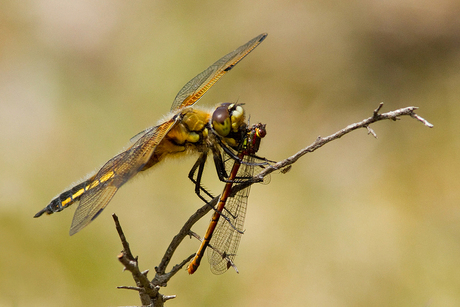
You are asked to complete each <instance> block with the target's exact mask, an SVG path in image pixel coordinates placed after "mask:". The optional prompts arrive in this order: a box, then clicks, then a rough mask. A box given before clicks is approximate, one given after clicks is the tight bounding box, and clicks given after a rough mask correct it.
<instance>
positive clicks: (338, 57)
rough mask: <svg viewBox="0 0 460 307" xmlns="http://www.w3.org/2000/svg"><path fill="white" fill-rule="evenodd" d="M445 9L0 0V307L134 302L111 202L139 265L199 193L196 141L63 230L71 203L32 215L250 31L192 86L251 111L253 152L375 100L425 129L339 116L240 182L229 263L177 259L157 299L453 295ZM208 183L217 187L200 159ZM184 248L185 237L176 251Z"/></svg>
mask: <svg viewBox="0 0 460 307" xmlns="http://www.w3.org/2000/svg"><path fill="white" fill-rule="evenodd" d="M459 14H460V3H459V2H458V1H455V0H441V1H436V2H420V1H346V2H342V1H309V2H307V1H263V2H262V1H261V2H257V3H256V2H250V1H238V2H237V1H233V2H232V1H201V2H192V1H188V2H185V1H184V2H176V1H113V0H111V1H104V0H102V1H72V2H71V1H68V2H61V1H46V0H45V1H9V0H7V1H2V2H1V3H0V142H1V144H2V147H1V148H2V150H1V151H0V165H1V167H0V246H1V250H2V252H1V258H2V260H1V261H0V306H26V305H31V304H32V305H34V306H118V305H136V304H137V305H139V304H140V302H139V300H138V296H137V293H135V292H134V291H128V290H117V289H116V286H119V285H133V281H132V278H131V275H130V273H128V272H122V266H121V265H120V264H119V263H118V261H117V260H116V255H117V254H118V253H119V251H120V250H121V245H120V243H119V239H118V237H117V234H116V231H115V229H114V226H113V221H112V218H111V216H110V214H111V213H112V212H116V213H117V214H118V216H119V218H120V220H121V223H122V225H123V227H124V230H125V232H126V235H127V236H128V239H129V241H130V243H131V247H132V249H133V252H134V253H135V254H136V255H139V256H140V266H141V269H150V270H151V271H152V272H153V271H154V267H155V265H157V264H158V263H159V261H160V259H161V256H162V255H163V252H164V250H165V249H166V247H167V244H168V243H169V241H170V240H171V238H172V237H173V236H174V235H175V234H176V232H177V231H178V229H179V227H180V226H181V225H182V224H183V223H184V221H185V220H186V219H187V217H188V216H189V215H191V214H192V213H193V212H194V211H195V210H196V209H197V208H198V207H199V206H201V203H200V201H199V199H198V198H197V197H196V196H195V195H194V192H193V185H192V184H191V183H190V182H189V180H188V179H187V173H188V171H189V169H190V167H191V166H192V165H193V163H194V158H189V159H184V160H180V161H179V160H171V161H166V162H165V163H163V164H162V165H161V166H159V167H157V168H156V169H154V170H153V171H151V172H150V173H149V174H148V175H141V176H138V177H139V178H138V179H136V180H133V182H130V183H129V184H127V185H126V186H124V187H123V188H122V189H121V190H120V191H119V192H118V193H117V195H116V197H115V198H114V199H113V201H112V202H111V203H110V205H109V207H108V208H107V209H106V210H105V211H104V213H103V214H102V215H101V216H100V217H99V218H98V219H97V220H96V221H95V222H94V223H92V224H91V225H90V226H89V227H88V228H85V229H84V230H83V231H82V232H80V233H78V234H77V235H75V236H73V237H69V236H68V230H69V227H70V223H71V220H72V216H73V212H74V211H75V208H72V209H68V210H65V211H63V212H61V213H59V214H55V215H52V216H45V217H42V218H40V219H33V218H32V217H33V215H34V214H35V213H36V212H37V211H38V210H40V209H42V208H43V207H44V206H46V205H47V204H48V203H49V201H50V200H51V199H52V198H53V197H54V196H56V195H57V194H58V193H60V192H61V191H63V190H64V189H65V188H66V187H69V186H70V185H71V184H72V182H74V183H75V182H78V180H79V179H81V178H83V177H84V176H85V174H87V173H89V172H91V171H93V170H95V169H96V168H97V167H99V166H101V165H102V164H103V163H104V162H106V161H107V160H108V159H110V158H111V157H112V156H114V155H115V154H116V153H117V152H118V151H119V150H120V149H122V148H123V146H125V145H126V144H127V143H128V140H129V139H130V138H131V137H132V136H134V135H135V134H136V133H138V132H139V131H141V130H142V129H144V128H146V127H148V126H151V125H154V124H155V123H156V122H157V121H158V120H159V119H161V118H162V116H163V115H164V114H166V113H167V112H168V111H169V108H170V105H171V103H172V101H173V99H174V97H175V95H176V93H177V92H178V91H179V89H180V88H181V87H182V86H183V85H184V84H185V83H186V82H187V81H188V80H190V79H191V78H192V77H194V76H195V75H196V74H197V73H199V72H200V71H202V70H203V69H205V68H206V67H207V66H208V65H210V64H211V63H213V62H214V61H215V60H217V59H219V58H220V57H221V56H223V55H225V54H226V53H228V52H229V51H231V50H233V49H235V48H237V47H238V46H240V45H242V44H243V43H245V42H247V41H248V40H249V39H251V38H253V37H255V36H256V35H258V34H260V33H262V32H268V33H269V36H268V38H267V39H266V40H265V41H264V42H263V43H262V44H261V45H260V46H259V47H258V48H257V49H256V50H255V51H254V52H253V53H251V54H250V55H249V56H248V57H247V58H246V59H245V60H244V61H242V62H241V63H240V64H239V65H238V66H237V67H236V68H235V69H234V70H232V71H231V73H229V74H228V75H226V76H225V77H223V79H222V80H221V81H219V82H218V83H217V84H216V85H215V86H214V87H213V88H212V89H211V91H210V92H209V93H208V94H207V95H206V96H205V97H204V98H203V99H202V100H201V101H200V103H199V104H200V105H201V106H209V107H212V106H214V105H216V104H217V103H219V102H228V101H230V102H234V101H239V102H242V103H245V104H246V110H247V111H248V113H249V114H250V115H251V120H252V122H256V121H257V122H259V121H260V122H264V123H266V124H267V130H268V135H267V137H266V138H265V139H264V141H263V145H262V148H261V150H260V155H262V156H266V157H268V158H270V159H273V160H281V159H284V158H286V157H287V156H290V155H292V154H293V153H295V152H296V151H297V150H299V149H301V148H303V147H305V146H306V145H308V144H310V143H312V142H313V141H314V140H315V138H316V137H317V136H318V135H321V136H327V135H329V134H331V133H333V132H335V131H337V130H339V129H341V128H343V127H345V126H346V125H348V124H350V123H353V122H357V121H360V120H362V119H364V118H366V117H368V116H370V115H371V114H372V111H373V110H374V109H375V108H376V107H377V106H378V104H379V103H380V102H381V101H384V102H385V105H384V108H383V111H390V110H394V109H397V108H401V107H405V106H412V105H415V106H418V107H420V109H419V110H418V114H420V115H421V116H422V117H424V118H426V119H427V120H429V121H430V122H431V123H433V124H434V125H435V127H434V128H433V129H429V128H427V127H425V126H423V125H422V124H421V123H419V122H417V121H415V120H413V119H411V118H409V117H405V118H402V120H401V121H398V122H390V121H386V122H379V123H377V124H375V125H373V126H372V128H373V129H374V130H375V132H376V133H377V135H378V139H374V138H373V137H372V136H369V135H367V131H365V130H359V131H355V132H354V133H352V134H351V135H347V136H346V137H344V138H342V139H340V140H337V141H335V142H333V143H331V144H328V145H327V146H325V147H323V148H321V149H320V150H318V151H316V152H314V153H313V154H309V155H307V156H306V157H304V158H303V159H301V160H300V161H299V162H298V163H296V164H295V165H294V167H293V169H292V170H291V171H290V172H289V173H287V174H285V175H283V174H279V173H278V174H273V175H272V178H271V183H270V184H269V185H256V186H253V188H252V191H251V197H250V199H249V207H248V214H247V219H246V233H245V235H244V236H243V239H242V241H241V244H240V248H239V255H238V257H237V259H236V263H237V265H238V268H239V270H240V274H236V273H235V272H233V271H231V270H230V271H229V272H227V273H226V274H224V275H221V276H214V275H213V274H212V273H211V272H210V270H209V268H208V265H207V261H204V262H203V265H202V267H201V268H200V269H199V270H198V272H197V273H196V274H194V275H192V276H189V275H188V274H187V273H186V271H185V270H183V271H181V272H179V273H178V274H177V276H176V277H174V278H173V279H172V280H171V281H170V283H169V284H168V287H167V288H165V289H163V290H162V293H164V294H167V295H171V294H176V295H177V298H176V299H175V300H174V301H171V302H169V303H168V306H169V305H171V306H280V305H282V306H459V305H460V244H459V243H460V223H459V222H460V208H459V201H460V189H459V184H460V178H459V175H458V173H459V170H460V165H459V164H460V162H459V154H460V137H459V132H460V130H459V126H460V124H459V120H458V119H455V118H457V117H458V114H459V112H460V104H459V100H460V19H459V18H458V16H459ZM205 185H206V186H207V187H209V188H211V189H212V190H213V191H214V192H215V193H219V192H220V190H221V189H222V186H223V185H222V183H220V182H218V181H217V180H216V174H215V171H214V168H213V167H208V169H207V172H206V178H205ZM208 220H209V219H208V218H205V219H203V221H201V223H199V224H197V226H196V227H194V230H195V231H196V232H198V233H200V234H203V233H204V231H205V228H206V224H207V222H208ZM198 245H199V244H198V242H197V241H196V240H195V239H192V240H189V239H186V240H185V241H184V244H183V245H182V246H181V247H180V249H179V250H178V252H177V254H176V256H175V258H174V259H173V263H178V262H179V261H181V260H182V259H183V258H185V257H186V256H188V255H190V254H192V253H194V252H195V251H196V249H197V247H198ZM151 277H153V275H151Z"/></svg>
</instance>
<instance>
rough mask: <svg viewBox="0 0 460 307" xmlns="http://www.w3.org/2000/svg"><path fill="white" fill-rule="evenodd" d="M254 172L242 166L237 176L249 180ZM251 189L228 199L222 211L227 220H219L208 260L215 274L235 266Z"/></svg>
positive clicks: (249, 166) (250, 167)
mask: <svg viewBox="0 0 460 307" xmlns="http://www.w3.org/2000/svg"><path fill="white" fill-rule="evenodd" d="M248 159H249V160H250V159H251V158H250V157H248V156H246V157H245V158H244V160H245V161H246V162H250V161H249V160H248ZM253 170H254V166H253V165H246V164H242V165H241V166H240V170H239V171H238V174H237V176H238V177H239V176H241V177H246V178H249V176H252V173H253ZM250 188H251V186H248V187H247V188H244V189H242V190H240V191H238V192H237V193H236V194H235V195H234V196H231V197H229V198H228V199H227V204H226V205H225V207H224V210H223V211H222V214H223V215H224V216H225V217H226V218H222V217H221V218H220V219H219V222H218V223H217V226H216V230H215V231H214V234H213V236H212V238H211V241H210V245H211V246H212V248H208V260H209V263H210V265H211V271H212V272H213V273H214V274H217V275H218V274H222V273H224V272H226V271H227V270H228V269H229V267H230V266H231V265H233V260H234V259H235V257H236V253H237V251H238V246H239V244H240V240H241V235H242V232H243V231H244V219H245V217H246V208H247V203H248V197H249V191H250Z"/></svg>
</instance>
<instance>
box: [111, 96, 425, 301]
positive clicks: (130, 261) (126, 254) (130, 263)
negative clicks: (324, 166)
mask: <svg viewBox="0 0 460 307" xmlns="http://www.w3.org/2000/svg"><path fill="white" fill-rule="evenodd" d="M382 106H383V102H382V103H380V104H379V106H378V107H377V109H375V110H374V112H373V114H372V116H370V117H369V118H366V119H364V120H362V121H360V122H357V123H354V124H351V125H348V126H347V127H345V128H343V129H341V130H339V131H337V132H336V133H334V134H331V135H329V136H327V137H318V138H317V139H316V140H315V141H314V142H313V143H312V144H311V145H309V146H307V147H305V148H304V149H302V150H300V151H299V152H297V153H295V154H294V155H292V156H291V157H289V158H287V159H284V160H282V161H279V162H277V163H274V164H271V165H269V166H268V167H266V168H264V169H263V170H262V171H261V172H260V173H259V174H257V175H255V176H254V177H253V180H250V181H245V182H243V183H240V184H238V185H235V186H234V187H232V191H231V194H233V195H234V194H235V193H236V192H238V191H239V190H241V189H244V188H246V187H247V186H249V185H252V184H254V183H256V182H261V181H263V178H264V177H265V176H267V175H268V174H270V173H272V172H274V171H276V170H281V171H282V172H283V170H286V171H287V170H288V169H289V168H290V166H291V165H292V164H294V163H295V162H296V161H297V160H298V159H300V158H301V157H302V156H304V155H305V154H307V153H309V152H313V151H315V150H316V149H318V148H320V147H322V146H324V145H326V144H327V143H329V142H331V141H334V140H336V139H338V138H341V137H342V136H344V135H345V134H348V133H350V132H352V131H354V130H356V129H359V128H366V129H367V131H368V134H371V135H373V136H374V137H375V138H376V137H377V134H376V133H375V131H374V130H373V129H371V128H370V127H369V125H371V124H373V123H375V122H377V121H381V120H384V119H390V120H393V121H396V120H399V119H400V117H401V116H410V117H412V118H414V119H417V120H418V121H420V122H422V123H423V124H424V125H425V126H427V127H429V128H432V127H433V125H432V124H430V123H429V122H428V121H426V120H425V119H424V118H422V117H420V116H419V115H417V114H416V113H415V110H417V107H406V108H401V109H398V110H395V111H390V112H387V113H382V114H379V112H380V110H381V108H382ZM219 197H220V196H218V197H215V198H214V199H213V200H212V201H211V202H210V203H209V204H205V205H204V206H202V207H201V208H199V209H198V210H197V211H196V212H195V213H194V214H193V215H192V216H190V218H189V219H188V220H187V222H186V223H185V224H184V226H182V228H181V230H180V231H179V233H178V234H177V235H176V236H174V238H173V239H172V241H171V243H170V245H169V246H168V248H167V249H166V252H165V254H164V256H163V258H162V260H161V262H160V264H159V265H158V266H157V267H156V268H155V271H156V274H155V277H154V278H153V279H152V281H149V280H148V279H147V272H148V271H145V272H141V271H140V270H139V268H138V261H137V257H136V258H134V257H133V255H132V253H131V251H130V248H129V244H128V242H127V241H126V238H125V236H124V234H123V231H122V230H121V226H120V224H119V222H118V218H117V217H116V215H113V216H114V220H115V224H116V228H117V231H118V234H119V236H120V239H121V241H122V245H123V249H124V250H123V252H122V253H121V254H120V255H119V256H118V259H119V260H120V262H121V263H122V264H123V265H124V267H125V269H126V270H128V271H130V272H131V273H132V275H133V279H134V281H135V282H136V287H130V286H123V287H119V288H120V289H129V290H136V291H138V292H139V295H140V298H141V302H142V304H143V306H155V307H156V306H164V302H165V301H167V300H169V299H172V298H175V296H164V295H161V294H160V293H159V289H160V287H165V286H166V285H167V282H168V281H169V280H170V279H171V277H173V276H174V275H175V274H176V273H177V272H178V271H179V270H180V269H181V268H182V267H183V266H184V265H185V264H187V263H188V262H189V261H190V260H191V259H192V258H193V257H194V254H192V255H190V256H189V257H187V258H186V259H184V260H183V261H182V262H181V263H179V264H176V265H175V266H174V267H173V268H172V269H171V271H170V272H167V273H166V268H167V266H168V264H169V262H170V261H171V258H172V256H173V254H174V252H175V251H176V249H177V247H178V246H179V245H180V243H181V242H182V240H183V239H184V238H185V237H186V236H188V235H192V232H191V228H192V226H193V225H194V224H195V223H196V222H197V221H198V220H199V219H201V218H202V217H203V216H204V215H206V213H208V212H209V211H210V210H211V208H212V207H213V206H215V205H216V204H217V202H218V200H219Z"/></svg>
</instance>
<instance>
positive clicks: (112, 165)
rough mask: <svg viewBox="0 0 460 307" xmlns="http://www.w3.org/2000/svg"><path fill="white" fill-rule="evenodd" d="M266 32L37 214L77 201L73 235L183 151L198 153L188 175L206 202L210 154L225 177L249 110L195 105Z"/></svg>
mask: <svg viewBox="0 0 460 307" xmlns="http://www.w3.org/2000/svg"><path fill="white" fill-rule="evenodd" d="M266 37H267V34H266V33H263V34H260V35H258V36H256V37H255V38H253V39H251V40H250V41H249V42H247V43H246V44H244V45H242V46H240V47H239V48H237V49H235V50H234V51H232V52H230V53H228V54H227V55H225V56H224V57H222V58H221V59H219V60H218V61H216V62H215V63H214V64H212V65H211V66H209V67H208V68H207V69H205V70H204V71H203V72H201V73H199V74H198V75H197V76H195V77H194V78H193V79H191V80H190V81H189V82H187V83H186V84H185V86H184V87H183V88H182V89H181V90H180V91H179V93H178V94H177V96H176V97H175V99H174V101H173V104H172V106H171V111H170V113H169V114H168V115H167V116H166V118H167V119H166V120H162V121H161V122H160V123H159V124H158V125H157V126H154V127H150V128H147V129H145V130H144V131H142V132H140V133H138V134H137V135H136V136H134V137H133V138H132V143H133V144H132V145H131V146H129V147H128V148H127V149H125V150H124V151H122V152H121V153H119V154H117V155H116V156H115V157H113V158H112V159H110V160H109V161H108V162H106V163H105V164H104V165H103V166H102V168H101V169H100V170H99V171H97V172H96V173H95V174H93V175H90V176H89V177H88V178H87V179H85V180H83V181H82V182H81V183H79V184H77V185H75V186H74V187H72V188H70V189H69V190H66V191H64V192H62V193H61V194H59V195H58V196H56V197H55V198H53V199H52V200H51V202H50V203H49V204H48V205H47V206H46V207H45V208H44V209H42V210H40V211H39V212H38V213H37V214H35V216H34V217H36V218H37V217H40V216H42V215H43V214H45V213H46V214H47V215H49V214H53V213H55V212H60V211H62V210H64V209H66V208H68V207H70V206H71V205H72V204H74V203H79V205H78V207H77V209H76V210H75V213H74V216H73V220H72V224H71V227H70V231H69V234H70V235H74V234H76V233H77V232H79V231H80V230H82V229H83V228H84V227H86V226H87V225H88V224H89V223H91V222H92V221H93V220H94V219H95V218H97V217H98V216H99V214H100V213H101V212H102V211H103V210H104V208H105V207H106V206H107V205H108V203H109V202H110V201H111V200H112V198H113V196H114V195H115V193H116V192H117V191H118V189H119V188H120V187H121V186H122V185H123V184H125V183H126V182H127V181H128V180H130V179H131V178H133V177H134V176H135V175H137V174H138V173H140V172H144V171H146V170H148V169H150V168H151V167H153V166H154V165H156V164H157V163H159V162H161V161H162V160H164V159H165V157H167V156H180V155H184V154H198V155H199V157H198V160H197V161H196V163H195V164H194V166H193V167H192V169H191V171H190V173H189V178H190V180H191V181H192V182H193V183H194V184H195V193H196V194H197V195H198V196H199V197H200V198H201V199H203V200H204V201H206V199H205V196H204V195H202V192H203V193H204V194H205V195H207V196H209V197H212V195H211V194H210V193H209V192H208V191H206V190H205V189H204V188H203V187H202V186H201V177H202V174H203V169H204V165H205V162H206V160H207V156H208V155H209V154H210V153H211V154H212V155H213V158H214V164H215V167H216V170H217V174H218V177H219V179H220V180H222V181H225V180H226V179H225V177H226V175H225V166H224V163H223V160H222V152H224V153H226V154H228V155H230V156H232V158H234V159H237V160H239V159H240V158H238V157H237V156H235V154H234V150H235V149H238V148H239V147H240V143H241V142H242V141H243V140H244V139H245V138H244V134H245V133H246V131H247V124H246V123H245V112H244V109H243V107H242V104H237V103H222V104H220V105H218V106H217V107H216V108H215V109H214V111H209V110H203V109H199V108H192V106H193V105H194V104H195V103H196V102H197V101H198V100H199V99H200V98H201V97H203V95H204V94H205V93H206V92H207V91H208V90H209V89H210V88H211V87H212V86H213V85H214V84H215V83H216V82H217V81H218V80H219V79H220V78H221V77H222V76H223V75H224V74H226V73H227V72H228V71H230V70H231V69H232V68H233V67H234V66H235V65H236V64H238V63H239V62H240V61H241V60H242V59H243V58H244V57H246V56H247V55H248V54H249V53H250V52H251V51H253V50H254V49H255V48H256V47H257V46H258V45H259V44H260V43H261V42H262V41H263V40H264V39H265V38H266ZM239 161H240V160H239ZM241 163H245V162H244V161H241ZM195 174H196V177H195Z"/></svg>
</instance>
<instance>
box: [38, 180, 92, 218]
mask: <svg viewBox="0 0 460 307" xmlns="http://www.w3.org/2000/svg"><path fill="white" fill-rule="evenodd" d="M89 181H90V180H85V181H84V182H82V183H80V184H77V185H76V186H74V187H73V188H71V189H70V190H67V191H65V192H62V193H61V194H59V195H58V196H56V197H55V198H53V199H52V200H51V202H50V203H49V205H48V206H46V207H45V208H43V209H42V210H40V211H39V212H38V213H37V214H35V216H34V217H39V216H42V215H43V214H44V213H46V214H53V213H54V212H60V211H62V210H64V209H65V208H67V207H69V206H70V205H72V204H73V203H75V202H77V201H78V200H80V197H81V196H82V195H83V194H84V193H85V192H87V191H88V183H89Z"/></svg>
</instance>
